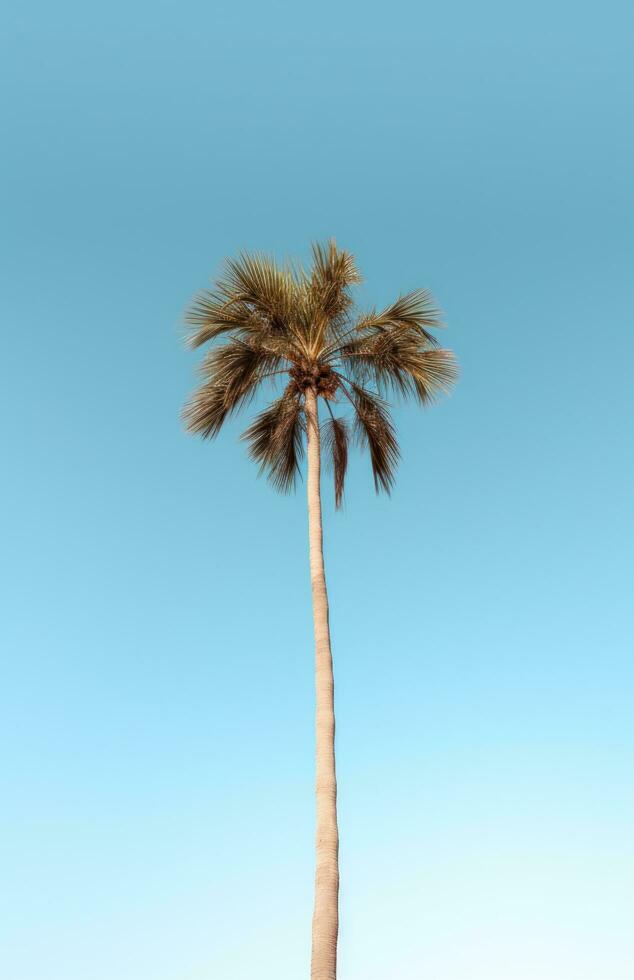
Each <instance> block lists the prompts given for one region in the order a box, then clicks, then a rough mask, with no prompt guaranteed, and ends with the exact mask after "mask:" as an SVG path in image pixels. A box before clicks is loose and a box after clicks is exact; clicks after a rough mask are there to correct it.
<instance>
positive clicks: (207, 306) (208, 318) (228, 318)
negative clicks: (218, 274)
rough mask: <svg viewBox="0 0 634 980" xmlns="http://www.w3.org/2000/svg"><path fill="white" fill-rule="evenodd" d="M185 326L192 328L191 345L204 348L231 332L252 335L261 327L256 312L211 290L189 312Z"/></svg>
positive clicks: (200, 293) (195, 299)
mask: <svg viewBox="0 0 634 980" xmlns="http://www.w3.org/2000/svg"><path fill="white" fill-rule="evenodd" d="M184 321H185V325H186V326H187V327H189V328H191V331H190V334H189V336H188V337H187V345H188V347H191V348H196V347H201V346H202V345H203V344H206V343H207V342H208V341H211V340H215V339H216V337H220V336H221V335H222V334H225V333H229V332H230V331H233V330H235V331H239V332H245V333H250V332H252V331H253V329H254V327H256V326H257V321H254V313H253V309H252V308H251V307H249V306H248V305H247V304H246V303H244V302H242V301H240V300H237V299H235V298H233V299H230V298H227V297H226V296H223V295H221V294H219V293H217V292H214V291H212V290H209V289H204V290H201V292H199V293H198V294H197V296H195V297H194V301H193V302H192V304H191V306H190V307H189V308H188V309H187V310H186V312H185V317H184Z"/></svg>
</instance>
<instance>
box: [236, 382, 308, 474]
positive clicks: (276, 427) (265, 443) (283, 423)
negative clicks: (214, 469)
mask: <svg viewBox="0 0 634 980" xmlns="http://www.w3.org/2000/svg"><path fill="white" fill-rule="evenodd" d="M305 427H306V425H305V420H304V416H303V411H302V402H301V399H300V397H299V395H298V393H297V388H296V386H295V384H294V383H289V384H288V385H287V387H286V389H285V391H284V394H283V395H282V397H281V398H278V399H277V400H276V401H274V402H273V403H272V404H271V405H269V407H268V408H266V409H265V410H264V411H263V412H260V414H259V415H258V416H256V418H255V419H254V420H253V422H252V423H251V425H250V426H249V428H248V429H247V430H246V432H245V433H244V434H243V436H242V438H243V439H245V440H246V441H247V442H248V443H249V455H250V456H251V459H254V460H255V461H256V462H257V463H259V464H260V472H265V473H267V475H268V478H269V480H270V481H271V483H272V484H273V486H274V487H276V489H277V490H280V491H282V493H286V492H288V491H289V490H291V489H292V488H293V486H294V485H295V480H296V477H297V475H298V474H299V472H300V470H299V463H300V460H301V459H302V458H303V456H304V444H303V434H304V431H305Z"/></svg>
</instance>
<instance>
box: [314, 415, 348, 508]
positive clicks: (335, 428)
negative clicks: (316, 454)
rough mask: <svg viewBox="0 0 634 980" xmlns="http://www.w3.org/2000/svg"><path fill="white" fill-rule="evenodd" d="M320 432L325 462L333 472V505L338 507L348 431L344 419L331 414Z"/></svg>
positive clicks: (345, 463)
mask: <svg viewBox="0 0 634 980" xmlns="http://www.w3.org/2000/svg"><path fill="white" fill-rule="evenodd" d="M321 433H322V440H323V446H324V450H325V456H326V463H327V465H328V466H330V467H331V468H332V471H333V474H334V481H335V507H336V508H337V509H339V508H340V507H341V505H342V503H343V490H344V483H345V479H346V470H347V468H348V441H349V432H348V425H347V423H346V420H345V419H341V418H335V417H334V415H331V417H330V418H329V419H328V420H327V421H325V422H323V423H322V425H321Z"/></svg>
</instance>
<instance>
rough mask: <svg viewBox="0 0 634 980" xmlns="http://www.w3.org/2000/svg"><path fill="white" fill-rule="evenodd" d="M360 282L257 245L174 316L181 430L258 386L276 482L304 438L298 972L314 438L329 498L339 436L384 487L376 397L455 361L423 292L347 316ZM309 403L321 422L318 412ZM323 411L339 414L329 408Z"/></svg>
mask: <svg viewBox="0 0 634 980" xmlns="http://www.w3.org/2000/svg"><path fill="white" fill-rule="evenodd" d="M360 281H361V277H360V275H359V273H358V271H357V267H356V265H355V261H354V258H353V256H352V255H350V253H348V252H345V251H341V250H339V249H338V248H337V246H336V245H335V243H334V242H330V243H329V244H328V245H326V246H322V245H314V246H313V250H312V264H311V267H310V269H309V270H305V269H304V268H302V267H301V266H299V265H296V264H292V265H291V264H287V265H283V266H280V265H278V264H276V263H275V262H274V261H272V260H271V259H269V258H266V257H264V256H262V255H249V254H242V255H240V257H239V258H237V259H232V260H228V261H227V263H226V265H225V269H224V273H223V275H222V277H221V278H220V279H219V280H218V281H217V282H216V283H215V286H214V288H213V289H212V290H210V291H204V292H202V293H200V294H199V295H198V296H197V297H196V299H195V301H194V303H193V305H192V306H191V308H190V309H189V311H188V313H187V315H186V323H187V324H188V325H189V327H190V328H191V332H190V334H189V343H190V346H191V347H200V346H202V345H205V344H210V345H211V347H210V349H209V350H208V352H207V354H206V356H205V358H204V360H203V362H202V366H201V371H202V376H203V382H202V384H201V385H200V387H199V388H198V389H197V390H196V391H195V392H194V394H193V396H192V398H191V400H190V401H189V402H188V404H187V405H186V407H185V410H184V419H185V423H186V426H187V428H188V429H189V430H190V431H191V432H195V433H198V434H200V435H202V436H203V437H207V438H211V437H213V436H215V435H217V434H218V432H219V431H220V429H221V428H222V425H223V423H224V422H225V420H226V419H227V418H228V417H229V416H230V415H231V414H232V413H233V412H235V411H237V410H238V409H240V408H242V407H243V406H245V405H247V404H248V403H249V402H250V401H251V400H252V399H253V397H254V396H255V394H256V392H257V391H258V388H259V387H260V385H262V383H263V382H266V381H269V380H270V382H271V384H273V385H275V383H279V382H280V381H282V384H283V390H282V392H281V394H279V396H278V397H277V398H276V399H275V400H274V401H272V402H271V403H270V404H269V405H268V407H267V408H265V409H264V411H261V412H260V413H259V414H258V415H257V416H256V418H255V419H254V421H253V422H252V424H251V425H250V426H249V428H248V429H247V430H246V432H245V433H244V436H243V438H244V439H246V441H247V442H248V444H249V453H250V455H251V457H252V458H253V459H254V460H255V461H256V463H259V464H260V469H261V471H264V472H266V473H267V474H268V476H269V477H270V479H271V481H272V483H273V485H274V486H275V487H276V488H277V489H278V490H281V491H289V490H291V489H292V488H293V486H294V485H295V482H296V479H297V477H298V475H299V474H300V464H301V461H302V459H303V456H304V442H306V448H307V481H306V482H307V489H308V529H309V553H310V577H311V585H312V599H313V620H314V630H315V688H316V798H317V840H316V875H315V903H314V913H313V927H312V962H311V978H312V980H335V978H336V972H337V935H338V923H339V914H338V894H339V859H338V851H339V832H338V827H337V780H336V773H335V712H334V682H333V671H332V654H331V648H330V629H329V624H328V594H327V591H326V579H325V575H324V556H323V542H322V523H321V521H322V518H321V490H320V473H321V455H322V448H323V450H324V452H325V453H326V454H327V456H328V457H329V461H330V462H331V463H332V467H333V471H334V491H335V503H336V506H337V507H339V506H340V505H341V503H342V500H343V492H344V480H345V475H346V468H347V463H348V446H349V443H350V439H351V436H354V437H355V439H356V441H357V442H358V443H359V444H360V445H361V446H362V447H365V448H367V449H368V450H369V453H370V460H371V464H372V472H373V475H374V484H375V488H376V490H377V492H378V491H381V490H383V491H385V492H387V493H389V492H390V490H391V488H392V485H393V482H394V474H395V467H396V464H397V461H398V458H399V448H398V443H397V440H396V435H395V431H394V426H393V423H392V420H391V417H390V412H389V408H388V405H387V403H386V401H385V396H387V395H389V394H397V395H403V396H413V397H414V398H415V399H416V400H417V401H418V402H419V403H420V404H421V405H427V404H429V403H430V402H432V401H433V400H434V399H435V397H436V396H437V395H438V394H440V393H441V392H443V391H446V390H447V389H449V388H450V386H451V384H452V383H453V381H454V380H455V377H456V366H455V361H454V358H453V355H452V354H451V352H450V351H448V350H444V349H442V348H441V347H439V346H438V343H437V341H436V339H435V337H434V336H433V335H432V334H431V333H430V330H432V329H434V328H437V327H440V326H441V322H440V317H439V313H438V310H437V309H436V307H435V305H434V303H433V300H432V298H431V296H430V294H429V293H428V292H427V291H426V290H423V289H419V290H416V291H415V292H413V293H409V294H407V295H405V296H401V297H400V298H399V299H397V300H396V302H394V303H392V304H391V305H390V306H388V307H386V308H385V309H384V310H381V311H377V310H370V311H369V312H366V313H359V312H357V311H356V310H355V306H354V303H353V299H352V295H351V287H353V286H354V285H356V284H357V283H359V282H360ZM320 401H321V402H323V405H324V409H325V413H326V415H325V419H324V421H320V418H319V405H320ZM333 407H336V408H337V409H344V410H346V411H347V415H348V418H346V417H344V416H341V415H339V414H338V415H335V413H334V411H333Z"/></svg>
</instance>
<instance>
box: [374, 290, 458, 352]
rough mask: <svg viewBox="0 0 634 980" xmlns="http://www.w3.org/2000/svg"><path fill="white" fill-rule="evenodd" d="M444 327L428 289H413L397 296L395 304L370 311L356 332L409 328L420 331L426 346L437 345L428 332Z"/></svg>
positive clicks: (440, 314)
mask: <svg viewBox="0 0 634 980" xmlns="http://www.w3.org/2000/svg"><path fill="white" fill-rule="evenodd" d="M443 326H444V323H443V320H442V313H441V311H440V310H439V309H438V307H437V306H436V303H435V301H434V298H433V296H432V295H431V293H430V291H429V290H428V289H415V290H414V291H413V292H411V293H406V294H405V295H404V296H399V298H398V299H397V300H396V302H394V303H391V304H390V306H386V307H385V309H383V310H380V311H378V312H377V311H376V310H371V311H370V312H369V313H366V314H365V315H364V316H362V317H361V318H360V319H359V322H358V324H357V330H358V331H359V332H364V331H376V330H385V329H389V328H390V327H411V328H412V329H413V330H417V331H420V333H421V334H422V335H423V336H424V337H425V339H426V341H427V343H428V344H431V345H435V344H437V343H438V341H437V340H436V338H435V337H434V335H433V334H431V333H429V330H438V329H440V328H441V327H443Z"/></svg>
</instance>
